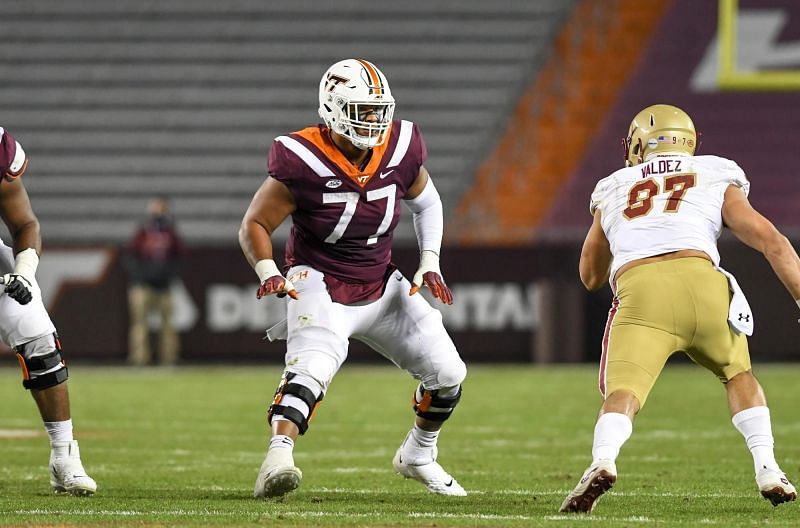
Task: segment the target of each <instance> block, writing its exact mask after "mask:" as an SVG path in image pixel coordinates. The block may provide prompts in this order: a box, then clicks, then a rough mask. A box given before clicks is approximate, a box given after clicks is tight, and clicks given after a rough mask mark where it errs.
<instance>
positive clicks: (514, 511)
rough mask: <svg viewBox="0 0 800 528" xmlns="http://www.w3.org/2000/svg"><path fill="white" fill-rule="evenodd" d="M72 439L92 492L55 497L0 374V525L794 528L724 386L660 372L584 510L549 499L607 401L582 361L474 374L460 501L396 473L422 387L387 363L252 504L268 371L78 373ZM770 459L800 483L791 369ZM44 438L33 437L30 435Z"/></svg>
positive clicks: (353, 387)
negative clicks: (280, 490)
mask: <svg viewBox="0 0 800 528" xmlns="http://www.w3.org/2000/svg"><path fill="white" fill-rule="evenodd" d="M71 370H72V378H71V379H70V384H71V385H70V389H71V393H72V400H73V416H74V421H75V426H76V435H77V438H78V439H79V440H80V444H81V451H82V454H83V460H84V463H85V465H86V467H87V469H88V470H89V473H90V474H91V475H92V476H93V477H94V478H95V479H96V480H97V481H98V484H99V491H98V493H97V495H95V496H94V497H91V498H76V497H64V496H54V495H51V493H50V491H49V480H48V472H47V457H48V447H47V440H46V437H45V436H44V435H43V434H42V433H41V432H40V431H41V424H40V422H39V419H38V416H37V414H36V411H35V407H34V405H33V402H32V400H31V399H30V397H29V396H28V395H27V393H26V392H25V391H24V390H23V389H22V387H21V383H20V381H19V373H18V372H17V371H16V370H14V369H11V368H4V369H0V401H1V402H2V404H1V405H0V409H2V411H1V412H0V457H1V459H2V465H1V466H0V524H4V525H9V524H10V525H48V526H55V525H81V526H86V525H94V526H100V525H102V526H107V525H117V526H154V525H158V526H171V525H223V526H233V525H236V526H242V525H260V526H312V525H313V526H430V527H433V526H436V527H442V526H587V525H591V526H608V527H615V528H618V527H622V526H647V525H656V526H659V527H661V526H701V525H718V526H725V527H727V526H797V525H798V522H800V521H798V519H799V518H800V510H799V509H798V504H797V503H792V504H784V505H782V506H780V507H778V508H773V507H772V506H770V505H769V503H768V502H766V501H764V500H763V499H761V497H760V495H759V494H758V493H757V490H756V487H755V483H754V480H753V468H752V462H751V459H750V456H749V453H748V452H747V450H746V448H745V446H744V441H743V440H742V438H741V437H740V436H739V434H738V433H737V432H736V431H735V430H734V429H733V427H732V426H731V424H730V420H729V418H728V415H727V410H726V404H725V396H724V390H723V388H722V387H721V386H720V385H719V384H718V383H717V382H716V381H715V380H714V378H713V376H711V375H710V374H707V373H706V372H704V371H702V370H700V369H699V368H693V367H691V366H688V365H673V366H670V367H668V369H667V370H666V371H665V373H664V375H663V376H662V378H661V380H660V382H659V384H658V385H657V386H656V389H655V391H654V393H653V394H652V396H651V398H650V400H649V403H648V407H647V408H646V409H645V410H644V412H643V413H642V415H641V416H640V418H639V419H638V421H637V423H636V424H635V426H634V435H633V437H632V439H631V440H630V441H629V442H628V444H627V445H626V446H625V447H624V448H623V451H622V455H621V457H620V459H619V461H618V469H619V471H620V475H619V480H618V482H617V485H616V486H615V488H614V489H613V490H612V491H611V492H610V493H609V495H607V496H606V497H604V498H603V500H602V501H600V503H599V505H598V507H597V508H596V510H595V513H594V514H592V515H591V516H589V517H587V516H565V515H561V514H559V513H558V507H559V505H560V504H561V501H562V499H563V497H564V495H565V494H566V492H567V491H568V490H569V489H571V488H572V486H573V485H574V484H575V482H576V479H577V478H578V477H579V476H580V474H581V472H582V471H583V469H585V466H586V464H587V463H588V462H589V458H590V455H589V452H590V447H591V438H592V430H593V424H594V418H595V414H596V411H597V407H598V405H599V403H600V397H599V395H598V393H597V389H596V370H595V369H594V368H591V367H552V368H542V367H539V368H535V367H529V366H513V367H488V366H475V367H473V368H472V369H471V371H470V375H469V377H468V380H467V383H466V384H465V387H464V397H463V399H462V403H461V405H460V406H459V408H458V410H457V411H456V413H455V414H454V416H453V418H452V419H451V421H450V422H449V423H448V425H447V427H446V428H445V430H444V433H443V434H442V437H441V440H440V443H439V445H440V456H439V460H440V462H441V463H442V464H443V465H444V466H445V467H446V468H447V469H449V470H450V471H451V472H452V473H453V474H454V475H455V476H456V477H457V478H458V479H459V481H460V482H461V484H462V485H463V486H464V487H465V488H466V489H467V490H468V491H469V492H470V495H469V496H468V497H466V498H444V497H438V496H433V495H430V494H428V493H427V492H426V491H424V489H423V487H422V486H421V485H420V484H419V483H417V482H414V481H409V480H403V479H402V478H401V477H399V476H397V475H396V474H394V473H393V471H392V467H391V458H392V455H393V454H394V451H395V449H396V448H397V446H398V445H399V444H400V442H401V441H402V439H403V437H404V435H405V433H406V432H407V430H408V429H409V427H410V426H411V423H412V412H411V409H410V405H409V400H410V394H411V391H412V389H413V387H414V386H415V384H414V383H413V381H412V380H411V379H410V378H409V377H408V376H407V375H405V374H404V373H403V372H401V371H399V370H397V369H394V368H391V367H386V368H380V367H361V366H349V365H346V366H345V368H344V369H343V371H342V372H341V373H340V374H339V376H338V377H337V378H336V380H334V382H333V385H332V387H331V390H330V392H329V394H328V396H327V397H326V398H325V401H324V402H323V404H322V405H321V406H320V409H319V411H318V412H317V415H316V417H315V419H314V422H313V423H312V426H311V429H310V430H309V433H308V434H307V435H306V437H304V438H301V439H300V441H299V442H298V445H297V448H296V449H295V460H296V463H297V464H298V466H299V467H300V468H301V469H302V470H303V472H304V480H303V482H302V485H301V487H300V488H299V489H298V490H297V491H295V492H293V493H292V494H290V495H288V496H287V497H285V498H284V499H282V500H271V501H260V500H255V499H252V498H251V492H252V484H253V482H254V480H255V476H256V473H257V470H258V467H259V465H260V464H261V460H262V458H263V456H264V453H265V449H266V434H267V428H266V425H265V422H264V418H263V417H264V411H265V408H266V402H267V401H268V400H269V399H270V397H271V395H272V392H273V390H274V386H275V384H276V383H277V381H278V377H279V370H278V369H276V368H274V367H261V366H250V367H240V368H239V367H237V368H228V367H220V368H187V369H177V370H160V369H154V370H138V371H137V370H126V369H123V368H118V369H117V368H90V367H81V366H80V365H78V366H74V367H73V368H72V369H71ZM757 374H758V375H759V377H760V379H761V381H762V382H763V383H764V385H765V387H766V390H767V396H768V397H769V398H770V402H771V409H772V415H773V421H774V424H773V426H774V432H775V436H776V441H777V454H778V457H779V460H780V461H781V462H782V464H783V467H784V469H785V470H786V471H787V472H788V473H789V475H790V477H795V478H797V477H798V476H800V417H798V415H797V407H796V400H797V396H798V393H799V392H800V391H798V385H797V384H798V381H797V380H798V379H800V367H798V366H786V365H783V366H768V367H763V368H761V369H759V370H758V371H757ZM34 433H36V434H37V435H38V436H35V437H33V436H31V435H33V434H34Z"/></svg>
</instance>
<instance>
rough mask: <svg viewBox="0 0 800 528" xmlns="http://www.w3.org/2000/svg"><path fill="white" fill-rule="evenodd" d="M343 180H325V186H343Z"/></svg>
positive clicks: (331, 187) (329, 187)
mask: <svg viewBox="0 0 800 528" xmlns="http://www.w3.org/2000/svg"><path fill="white" fill-rule="evenodd" d="M341 185H342V180H328V181H326V182H325V187H327V188H328V189H336V188H337V187H341Z"/></svg>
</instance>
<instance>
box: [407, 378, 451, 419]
mask: <svg viewBox="0 0 800 528" xmlns="http://www.w3.org/2000/svg"><path fill="white" fill-rule="evenodd" d="M439 392H441V391H440V390H432V391H429V390H427V389H425V388H424V387H423V386H422V384H420V385H419V387H417V390H415V391H414V394H413V396H412V397H411V403H412V404H413V405H414V411H415V412H416V413H417V416H419V417H420V418H425V419H426V420H433V421H436V422H443V421H445V420H447V419H448V418H450V415H451V414H453V409H455V407H456V405H458V401H459V400H460V399H461V386H460V385H459V386H458V392H457V393H456V394H455V396H448V397H442V396H439Z"/></svg>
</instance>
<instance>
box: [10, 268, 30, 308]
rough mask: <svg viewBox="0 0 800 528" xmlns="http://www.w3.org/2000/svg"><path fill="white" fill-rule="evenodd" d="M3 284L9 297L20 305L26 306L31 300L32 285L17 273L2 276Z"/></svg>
mask: <svg viewBox="0 0 800 528" xmlns="http://www.w3.org/2000/svg"><path fill="white" fill-rule="evenodd" d="M3 284H5V287H6V293H7V294H8V296H9V297H11V298H12V299H14V300H15V301H17V302H18V303H20V304H28V303H29V302H31V301H32V300H33V284H31V281H29V280H28V279H26V278H25V277H23V276H22V275H20V274H19V273H6V274H5V275H3Z"/></svg>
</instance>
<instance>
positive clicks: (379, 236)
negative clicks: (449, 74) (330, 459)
mask: <svg viewBox="0 0 800 528" xmlns="http://www.w3.org/2000/svg"><path fill="white" fill-rule="evenodd" d="M394 107H395V102H394V98H393V97H392V94H391V90H390V89H389V83H388V82H387V80H386V77H385V76H384V75H383V73H382V72H381V71H380V70H379V69H378V68H377V67H375V65H373V64H372V63H370V62H368V61H366V60H355V59H348V60H343V61H340V62H337V63H336V64H334V65H333V66H331V67H330V68H329V69H328V70H327V71H326V72H325V74H324V75H323V77H322V80H321V82H320V87H319V114H320V116H321V117H322V119H323V121H324V122H325V124H324V125H316V126H312V127H309V128H305V129H303V130H300V131H298V132H293V133H291V134H287V135H285V136H280V137H278V138H276V139H275V141H274V143H273V145H272V149H271V151H270V153H269V160H268V170H269V176H268V177H267V179H266V180H265V181H264V183H263V184H262V186H261V188H260V189H259V190H258V191H257V192H256V194H255V196H254V198H253V201H252V203H251V204H250V207H249V208H248V210H247V213H246V214H245V216H244V220H243V221H242V226H241V229H240V231H239V242H240V244H241V246H242V249H243V251H244V253H245V255H246V257H247V260H248V262H250V264H251V265H252V266H253V268H254V269H255V271H256V274H257V275H258V278H259V281H260V283H261V286H260V288H259V290H258V293H257V295H258V297H259V298H260V297H262V296H264V295H270V294H278V295H288V297H289V298H288V299H287V319H286V321H285V323H284V324H282V325H278V326H276V327H273V328H272V329H270V331H269V332H268V334H269V336H270V338H271V339H276V338H286V339H287V352H286V369H285V371H284V375H283V378H282V380H281V382H280V385H279V386H278V389H277V391H276V392H275V399H274V401H273V403H272V405H271V406H270V408H269V411H268V420H269V422H270V424H271V427H272V438H271V441H270V444H269V450H268V452H267V456H266V458H265V459H264V463H263V464H262V466H261V469H260V471H259V474H258V479H257V480H256V485H255V491H254V495H255V496H256V497H274V496H281V495H284V494H285V493H287V492H289V491H291V490H293V489H295V488H296V487H297V486H298V485H299V483H300V479H301V478H302V473H301V472H300V470H299V469H298V468H297V467H295V465H294V460H293V457H292V449H293V447H294V442H295V440H296V438H297V436H298V435H299V434H303V433H305V431H306V429H307V428H308V422H309V420H310V418H311V416H312V415H313V413H314V410H315V409H316V407H317V405H318V404H319V402H320V401H321V400H322V398H323V396H324V395H325V392H326V391H327V389H328V385H329V384H330V382H331V380H332V379H333V376H334V375H335V374H336V372H337V371H338V370H339V367H341V365H342V363H343V362H344V360H345V358H346V357H347V347H348V339H350V338H354V339H358V340H360V341H362V342H364V343H366V344H368V345H369V346H370V347H371V348H373V349H374V350H376V351H377V352H378V353H380V354H381V355H383V356H385V357H387V358H388V359H389V360H391V361H392V362H393V363H395V364H396V365H397V366H399V367H400V368H403V369H405V370H407V371H408V372H409V373H410V374H411V375H412V376H413V377H414V378H415V379H417V380H419V386H418V387H417V389H416V390H415V392H414V410H415V411H416V414H417V417H416V421H415V424H414V426H413V428H412V429H411V431H410V432H409V433H408V435H407V436H406V439H405V440H404V441H403V443H402V445H401V446H400V448H399V449H398V450H397V453H396V454H395V457H394V460H393V465H394V468H395V470H396V471H397V472H398V473H400V474H401V475H403V476H405V477H406V478H413V479H416V480H418V481H420V482H422V483H423V484H424V485H425V486H426V488H427V489H428V490H430V491H431V492H433V493H437V494H441V495H455V496H463V495H466V492H465V491H464V488H462V487H461V486H460V485H459V484H458V482H456V480H455V479H454V478H453V477H451V476H450V475H449V474H448V473H447V472H446V471H445V470H444V469H443V468H442V467H441V466H440V465H439V464H438V463H437V462H436V458H437V448H436V440H437V437H438V435H439V430H440V428H441V427H442V424H443V423H444V421H445V420H446V419H447V418H448V417H449V416H450V414H451V413H452V412H453V409H454V407H455V406H456V405H457V404H458V401H459V399H460V397H461V382H462V381H463V380H464V377H465V376H466V372H467V369H466V366H465V365H464V362H463V361H462V360H461V358H460V357H459V355H458V352H457V351H456V348H455V346H454V345H453V342H452V340H451V339H450V336H448V334H447V332H446V330H445V329H444V326H443V324H442V317H441V314H440V313H439V311H438V310H435V309H434V308H432V307H431V306H430V305H429V304H428V302H427V301H426V300H425V299H424V298H423V297H422V296H421V295H416V293H417V291H418V290H419V288H421V287H423V286H427V287H428V288H429V289H430V291H431V293H432V294H433V296H434V297H436V298H437V299H439V300H440V301H441V302H443V303H446V304H451V303H452V302H453V295H452V292H451V291H450V288H448V287H447V285H446V284H445V282H444V279H443V278H442V273H441V271H440V269H439V252H440V249H441V242H442V230H443V218H442V202H441V200H440V198H439V194H438V192H437V191H436V188H435V187H434V185H433V181H432V180H431V179H430V176H429V175H428V172H427V171H426V170H425V167H424V166H423V162H424V161H425V159H426V157H427V150H426V147H425V143H424V141H423V139H422V135H421V134H420V132H419V129H418V127H417V126H416V125H415V124H414V123H412V122H410V121H404V120H403V121H401V120H393V119H392V116H393V113H394ZM401 200H402V201H404V202H405V204H406V205H407V206H408V208H409V209H410V210H411V213H412V216H413V221H414V228H415V231H416V234H417V239H418V241H419V247H420V264H419V269H418V270H417V272H416V274H415V275H414V277H413V280H412V282H410V283H409V282H408V280H407V279H406V278H405V277H403V275H402V274H401V273H400V272H399V271H398V270H397V268H396V267H395V266H394V265H393V264H392V261H391V255H392V253H391V248H392V236H393V232H394V229H395V227H396V226H397V223H398V220H399V216H400V201H401ZM290 215H291V217H292V223H293V224H292V230H291V234H290V235H289V240H288V241H287V243H286V251H285V255H286V268H285V270H286V274H285V275H284V274H282V273H281V271H280V270H279V269H278V267H277V266H276V264H275V262H274V261H273V260H272V240H271V235H272V233H273V232H274V231H275V229H276V228H277V227H278V226H279V225H280V224H281V223H282V222H283V221H284V220H285V219H286V217H288V216H290Z"/></svg>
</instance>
